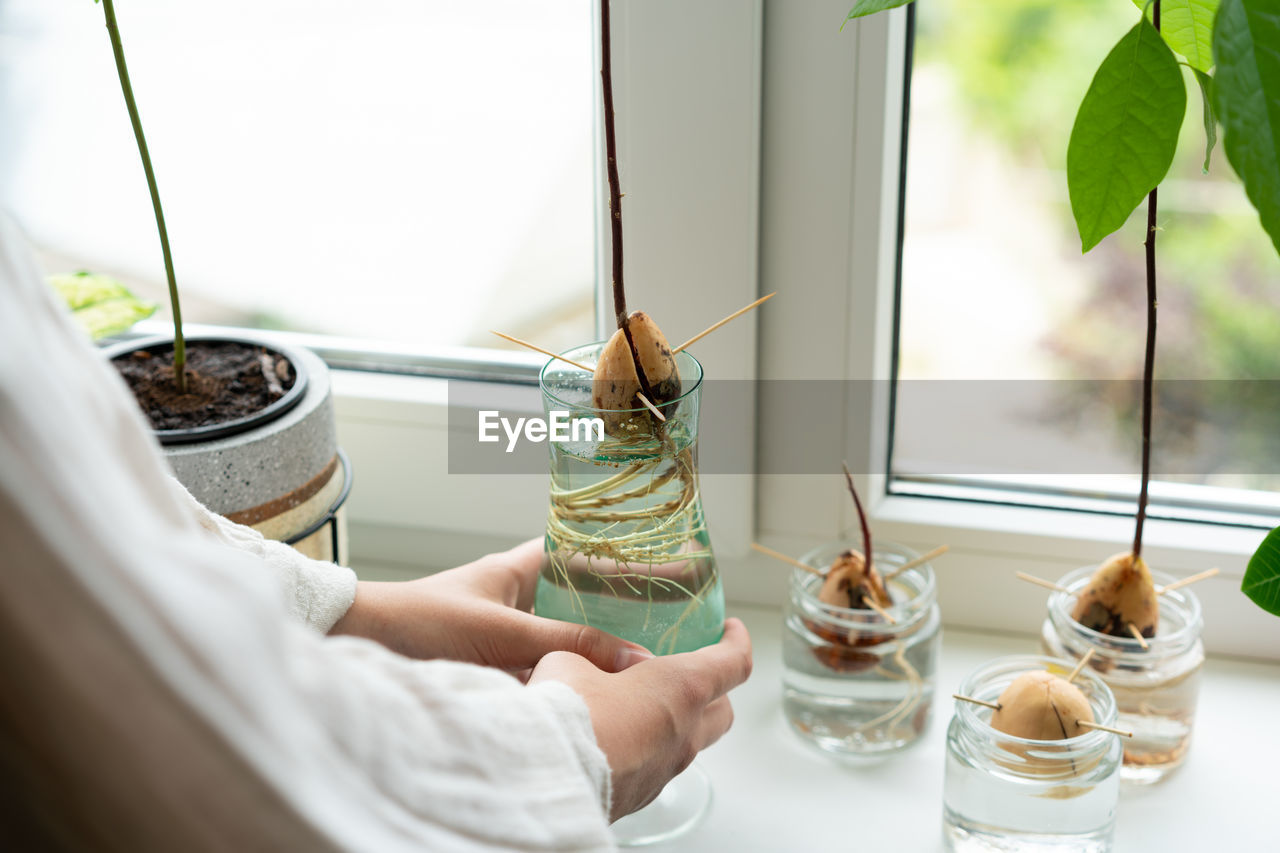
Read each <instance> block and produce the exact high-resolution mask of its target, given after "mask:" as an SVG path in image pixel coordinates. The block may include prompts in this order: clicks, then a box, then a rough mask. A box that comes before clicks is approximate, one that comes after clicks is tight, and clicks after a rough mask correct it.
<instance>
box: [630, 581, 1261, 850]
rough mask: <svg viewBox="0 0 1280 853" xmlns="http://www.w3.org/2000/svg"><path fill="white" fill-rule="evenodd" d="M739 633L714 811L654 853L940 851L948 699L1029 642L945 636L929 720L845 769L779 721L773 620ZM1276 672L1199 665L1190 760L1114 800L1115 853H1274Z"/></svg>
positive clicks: (1214, 662) (716, 756) (743, 613)
mask: <svg viewBox="0 0 1280 853" xmlns="http://www.w3.org/2000/svg"><path fill="white" fill-rule="evenodd" d="M730 613H731V615H735V616H738V617H739V618H741V619H743V621H745V622H746V624H747V627H748V629H749V630H750V632H751V637H752V641H753V643H754V649H755V670H754V672H753V674H752V676H751V679H750V680H749V681H748V682H747V684H745V685H743V686H742V687H740V688H738V689H737V690H736V691H734V692H733V694H732V701H733V707H734V712H735V721H734V725H733V728H732V729H731V730H730V731H729V733H728V734H727V735H725V737H724V738H722V739H721V740H720V742H719V743H717V744H715V745H714V746H712V747H711V748H709V749H708V750H706V751H705V752H703V754H702V755H701V756H700V757H699V759H698V762H699V764H700V765H701V766H702V767H703V768H704V769H705V770H706V771H707V772H708V774H709V775H710V776H711V779H712V784H713V787H714V791H715V794H714V799H713V802H712V805H711V810H710V813H709V814H708V815H707V817H706V819H705V820H704V821H703V822H702V823H701V824H700V825H699V826H698V827H697V828H696V829H694V830H693V831H692V832H690V833H689V834H687V835H685V836H683V837H682V838H679V839H676V840H674V841H671V842H668V843H665V844H660V845H655V846H653V847H650V848H647V849H650V850H655V851H668V850H680V851H690V853H693V851H697V853H708V852H709V851H711V853H714V851H720V850H732V851H805V853H829V851H838V850H876V851H880V850H884V851H895V853H896V851H917V850H922V851H938V850H943V849H945V848H944V846H943V843H942V775H943V763H944V762H943V756H944V745H945V735H946V727H947V723H948V722H949V720H950V718H951V710H952V705H953V704H954V700H953V699H951V693H952V692H953V691H954V690H955V689H957V687H958V686H959V684H960V682H961V681H962V680H963V678H964V676H965V675H967V674H968V673H969V671H971V670H972V669H974V668H975V667H977V666H978V665H979V664H981V663H983V662H984V661H987V660H989V659H991V658H994V657H1000V656H1003V655H1010V654H1026V653H1037V652H1038V648H1037V645H1036V640H1035V638H1033V637H1031V636H1027V637H1009V636H995V635H985V634H978V633H973V632H968V631H958V630H952V631H947V630H945V629H944V632H943V640H942V656H941V660H940V663H939V669H938V682H937V695H936V697H935V699H934V708H933V719H932V721H931V723H930V725H929V728H928V730H927V731H926V732H925V734H924V736H923V737H922V738H921V739H920V740H919V741H917V743H916V744H914V745H913V746H912V747H910V748H909V749H907V750H905V751H903V752H902V753H900V754H898V755H896V756H894V757H892V758H888V759H884V760H881V761H879V762H878V763H873V764H860V765H852V764H848V763H842V762H840V761H839V760H837V759H834V758H833V757H830V756H828V755H827V754H825V753H823V752H821V751H819V750H817V749H816V748H813V747H810V746H809V745H807V744H806V743H805V742H804V741H802V740H801V739H800V738H799V737H798V736H797V735H795V734H794V733H792V731H791V730H790V728H789V727H788V726H787V723H786V720H785V719H784V718H783V716H782V687H781V674H782V673H781V645H780V639H779V635H780V629H781V614H780V612H779V611H778V610H776V609H772V608H763V607H741V606H740V607H730ZM1278 765H1280V666H1275V665H1270V664H1262V663H1253V662H1245V661H1239V660H1230V659H1223V658H1213V657H1210V659H1209V660H1208V661H1207V662H1206V663H1205V667H1204V676H1203V679H1202V681H1201V691H1200V704H1199V709H1198V713H1197V718H1196V723H1195V732H1194V735H1193V740H1192V745H1191V751H1190V754H1189V756H1188V758H1187V761H1186V763H1185V764H1184V765H1183V766H1182V767H1181V768H1180V769H1179V770H1178V771H1177V772H1176V773H1175V774H1173V775H1172V776H1170V777H1169V778H1167V779H1166V780H1165V781H1164V782H1162V783H1161V784H1158V785H1155V786H1150V787H1147V788H1127V787H1126V788H1125V789H1124V790H1123V791H1122V793H1121V797H1120V806H1119V812H1118V816H1117V821H1116V824H1117V825H1116V843H1115V849H1116V850H1117V851H1125V853H1127V851H1143V850H1152V851H1155V850H1160V851H1183V850H1188V851H1190V850H1196V851H1211V853H1228V851H1230V852H1231V853H1235V851H1267V850H1275V851H1280V778H1278V777H1277V775H1276V768H1277V766H1278Z"/></svg>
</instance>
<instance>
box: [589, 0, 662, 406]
mask: <svg viewBox="0 0 1280 853" xmlns="http://www.w3.org/2000/svg"><path fill="white" fill-rule="evenodd" d="M611 41H612V39H611V38H610V28H609V0H600V84H601V85H600V88H601V89H602V90H603V91H604V153H605V161H606V168H605V171H606V172H607V173H608V175H609V242H610V245H611V248H612V255H613V317H614V322H616V323H617V324H618V328H619V329H621V330H622V334H623V336H624V337H625V338H626V339H627V347H628V348H629V349H630V350H631V360H632V361H634V362H635V365H636V377H637V378H638V379H639V380H640V390H641V392H642V393H643V394H644V395H645V397H647V398H649V399H650V400H652V399H654V395H653V389H652V388H651V387H650V386H649V378H648V377H647V376H645V375H644V369H643V368H642V367H641V366H640V351H639V350H637V349H636V342H635V340H634V339H633V338H632V337H631V324H630V323H628V322H627V292H626V290H625V289H624V287H623V284H622V186H621V184H620V182H619V180H618V137H617V133H616V132H615V131H614V126H613V125H614V121H613V114H614V113H613V57H612V50H611V49H610V43H611Z"/></svg>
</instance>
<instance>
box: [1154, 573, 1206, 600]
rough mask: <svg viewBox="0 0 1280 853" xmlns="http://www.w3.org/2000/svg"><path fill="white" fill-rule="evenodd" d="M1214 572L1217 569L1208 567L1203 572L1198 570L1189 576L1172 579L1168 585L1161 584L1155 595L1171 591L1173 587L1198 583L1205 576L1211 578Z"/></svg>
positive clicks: (1179, 587) (1180, 587)
mask: <svg viewBox="0 0 1280 853" xmlns="http://www.w3.org/2000/svg"><path fill="white" fill-rule="evenodd" d="M1216 574H1218V570H1217V569H1209V570H1208V571H1204V572H1200V573H1199V574H1196V575H1192V576H1191V577H1189V578H1183V579H1182V580H1180V581H1174V582H1173V583H1171V584H1169V585H1168V586H1162V587H1160V588H1159V589H1158V590H1156V595H1164V594H1165V593H1166V592H1172V591H1173V590H1175V589H1182V588H1183V587H1184V586H1190V585H1191V584H1193V583H1199V582H1200V581H1202V580H1205V579H1207V578H1211V577H1213V576H1214V575H1216Z"/></svg>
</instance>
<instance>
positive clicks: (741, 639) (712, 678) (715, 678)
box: [669, 619, 751, 701]
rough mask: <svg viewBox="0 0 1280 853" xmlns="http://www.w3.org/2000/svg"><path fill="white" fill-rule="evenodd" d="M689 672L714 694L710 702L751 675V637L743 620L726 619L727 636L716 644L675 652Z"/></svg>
mask: <svg viewBox="0 0 1280 853" xmlns="http://www.w3.org/2000/svg"><path fill="white" fill-rule="evenodd" d="M669 660H671V661H672V662H673V663H677V662H678V664H677V665H678V666H680V667H681V668H682V669H683V670H684V671H685V673H686V675H688V676H690V677H692V678H695V679H696V680H697V682H698V684H700V685H701V686H703V687H704V688H705V689H707V690H708V691H709V693H710V695H709V697H708V701H710V699H714V698H716V697H720V696H723V695H724V694H726V693H728V692H729V691H730V690H732V689H733V688H735V687H737V686H738V685H739V684H742V683H743V682H744V681H746V680H747V678H748V677H749V676H750V675H751V636H750V635H749V634H748V633H747V626H746V625H743V624H742V621H741V620H740V619H726V620H725V621H724V636H723V637H721V638H720V642H718V643H716V644H715V645H713V646H706V647H704V648H701V649H697V650H696V651H692V652H685V653H684V654H680V655H672V656H671V657H670V658H669Z"/></svg>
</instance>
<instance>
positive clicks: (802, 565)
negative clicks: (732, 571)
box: [751, 542, 826, 578]
mask: <svg viewBox="0 0 1280 853" xmlns="http://www.w3.org/2000/svg"><path fill="white" fill-rule="evenodd" d="M751 547H752V548H753V549H754V550H756V551H759V552H760V553H761V554H764V555H765V556H766V557H773V558H774V559H775V560H781V561H782V562H784V563H788V564H790V565H792V566H795V567H796V568H797V569H804V570H805V571H806V572H809V573H811V574H815V575H817V576H818V577H820V578H825V577H826V574H825V573H823V572H822V571H821V570H819V569H815V568H814V567H813V566H810V565H809V564H808V563H802V562H800V561H799V560H794V559H792V558H791V557H788V556H787V555H786V554H781V553H779V552H777V551H775V550H773V549H772V548H766V547H764V546H763V545H761V544H760V543H758V542H752V543H751Z"/></svg>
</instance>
